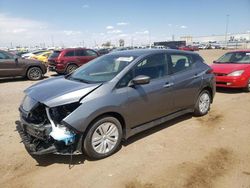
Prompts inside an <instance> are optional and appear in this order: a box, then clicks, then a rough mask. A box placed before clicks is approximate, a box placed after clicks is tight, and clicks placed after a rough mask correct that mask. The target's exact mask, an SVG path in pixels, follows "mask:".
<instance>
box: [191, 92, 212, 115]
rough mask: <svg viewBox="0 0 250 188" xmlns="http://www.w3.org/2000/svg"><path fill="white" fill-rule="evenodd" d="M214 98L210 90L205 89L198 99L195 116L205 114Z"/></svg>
mask: <svg viewBox="0 0 250 188" xmlns="http://www.w3.org/2000/svg"><path fill="white" fill-rule="evenodd" d="M211 101H212V98H211V94H210V92H209V91H208V90H203V91H202V92H201V93H200V94H199V97H198V99H197V101H196V104H195V108H194V115H195V116H204V115H206V114H207V113H208V111H209V110H210V104H211Z"/></svg>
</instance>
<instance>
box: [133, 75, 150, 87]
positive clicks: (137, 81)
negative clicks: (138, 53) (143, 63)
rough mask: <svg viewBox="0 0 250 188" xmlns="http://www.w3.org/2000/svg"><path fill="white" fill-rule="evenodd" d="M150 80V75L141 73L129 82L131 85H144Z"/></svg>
mask: <svg viewBox="0 0 250 188" xmlns="http://www.w3.org/2000/svg"><path fill="white" fill-rule="evenodd" d="M149 82H150V77H148V76H145V75H139V76H136V77H135V78H134V79H133V80H132V81H131V82H130V84H129V86H132V85H144V84H148V83H149Z"/></svg>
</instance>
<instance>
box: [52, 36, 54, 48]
mask: <svg viewBox="0 0 250 188" xmlns="http://www.w3.org/2000/svg"><path fill="white" fill-rule="evenodd" d="M51 45H52V47H54V37H53V35H51Z"/></svg>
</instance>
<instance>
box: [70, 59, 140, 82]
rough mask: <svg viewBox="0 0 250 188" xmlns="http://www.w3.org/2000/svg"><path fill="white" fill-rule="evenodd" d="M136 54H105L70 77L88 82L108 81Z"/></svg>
mask: <svg viewBox="0 0 250 188" xmlns="http://www.w3.org/2000/svg"><path fill="white" fill-rule="evenodd" d="M135 58H136V57H135V56H121V55H111V54H110V55H105V56H102V57H99V58H97V59H95V60H93V61H91V62H90V63H88V64H86V65H84V66H83V67H81V68H79V69H77V70H76V71H75V72H74V73H73V74H71V75H70V76H69V77H68V79H71V80H78V81H82V82H87V83H96V82H106V81H109V80H111V79H113V78H114V77H115V76H116V75H117V74H118V73H119V72H121V71H122V70H123V69H124V68H125V67H126V66H127V65H128V64H129V63H131V62H132V61H133V60H134V59H135Z"/></svg>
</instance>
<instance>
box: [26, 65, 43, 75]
mask: <svg viewBox="0 0 250 188" xmlns="http://www.w3.org/2000/svg"><path fill="white" fill-rule="evenodd" d="M33 67H37V68H39V69H40V70H41V71H42V74H43V69H42V68H41V67H40V66H39V65H30V66H28V67H26V71H25V76H27V75H28V71H29V70H30V69H31V68H33Z"/></svg>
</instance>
